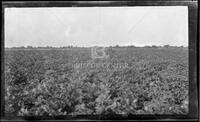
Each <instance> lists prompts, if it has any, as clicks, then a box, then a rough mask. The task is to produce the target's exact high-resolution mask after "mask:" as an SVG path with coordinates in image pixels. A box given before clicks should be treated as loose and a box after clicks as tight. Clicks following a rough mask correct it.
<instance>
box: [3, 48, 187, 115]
mask: <svg viewBox="0 0 200 122" xmlns="http://www.w3.org/2000/svg"><path fill="white" fill-rule="evenodd" d="M106 52H107V54H108V55H109V57H108V58H105V59H93V58H92V57H91V49H90V48H78V47H77V48H75V47H72V48H66V49H59V48H57V49H47V50H41V49H29V50H25V49H6V50H5V90H6V91H5V112H6V114H7V115H13V116H59V115H107V114H113V115H130V114H131V115H140V114H161V115H163V114H169V115H170V114H173V115H174V114H187V113H188V90H189V87H188V86H189V78H188V48H186V47H169V48H164V47H162V48H147V47H129V48H128V47H109V48H107V50H106ZM101 64H104V65H101ZM121 64H123V65H121ZM97 65H98V66H97ZM119 65H120V66H119Z"/></svg>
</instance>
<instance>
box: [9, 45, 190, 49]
mask: <svg viewBox="0 0 200 122" xmlns="http://www.w3.org/2000/svg"><path fill="white" fill-rule="evenodd" d="M97 47H101V46H97ZM108 47H110V48H138V46H135V45H128V46H120V45H115V46H108ZM142 47H145V48H163V47H164V48H170V47H180V48H183V47H187V46H171V45H163V46H158V45H145V46H142ZM5 48H8V49H51V48H88V47H82V46H72V45H69V46H60V47H53V46H37V47H35V46H30V45H28V46H19V47H5Z"/></svg>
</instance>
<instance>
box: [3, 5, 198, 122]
mask: <svg viewBox="0 0 200 122" xmlns="http://www.w3.org/2000/svg"><path fill="white" fill-rule="evenodd" d="M197 4H198V2H197V1H140V2H139V1H96V2H94V1H93V2H89V1H88V2H87V1H76V2H75V1H58V2H55V1H20V2H19V1H12V2H11V1H10V2H2V30H1V35H2V37H1V39H2V40H1V121H4V120H9V121H16V120H65V121H66V120H67V121H69V120H70V121H71V120H133V121H135V120H137V121H139V120H144V121H145V120H146V121H152V120H155V121H161V120H164V121H171V120H177V121H178V120H180V121H185V120H188V121H198V120H199V116H198V115H199V77H198V76H199V75H200V74H199V71H198V69H197V68H200V67H199V64H198V63H199V58H197V57H198V56H199V50H198V49H199V47H200V45H199V37H198V34H199V31H198V27H199V25H198V5H197ZM120 6H127V7H131V6H132V7H133V6H188V22H189V23H188V29H189V30H188V31H189V32H188V35H189V47H188V48H189V113H188V114H187V115H128V116H121V115H117V116H116V115H115V116H113V115H76V116H71V115H67V116H56V117H50V116H46V117H44V116H43V117H42V116H28V117H25V116H24V117H16V118H15V117H14V118H13V117H12V118H11V117H8V116H5V113H4V111H5V108H4V105H5V101H4V92H5V91H4V90H5V88H4V85H5V84H4V29H5V28H4V22H5V21H4V10H5V8H9V7H17V8H20V7H120Z"/></svg>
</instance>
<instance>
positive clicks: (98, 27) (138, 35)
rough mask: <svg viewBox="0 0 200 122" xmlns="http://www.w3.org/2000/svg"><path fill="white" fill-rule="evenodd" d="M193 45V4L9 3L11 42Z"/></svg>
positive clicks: (7, 27)
mask: <svg viewBox="0 0 200 122" xmlns="http://www.w3.org/2000/svg"><path fill="white" fill-rule="evenodd" d="M117 44H118V45H136V46H144V45H165V44H169V45H177V46H181V45H183V46H188V8H187V7H186V6H165V7H164V6H163V7H158V6H157V7H70V8H61V7H60V8H53V7H51V8H6V9H5V47H13V46H27V45H31V46H55V47H57V46H68V45H74V46H95V45H97V46H110V45H117Z"/></svg>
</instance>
